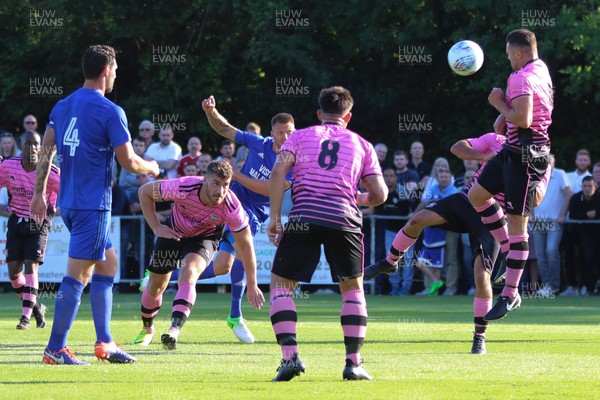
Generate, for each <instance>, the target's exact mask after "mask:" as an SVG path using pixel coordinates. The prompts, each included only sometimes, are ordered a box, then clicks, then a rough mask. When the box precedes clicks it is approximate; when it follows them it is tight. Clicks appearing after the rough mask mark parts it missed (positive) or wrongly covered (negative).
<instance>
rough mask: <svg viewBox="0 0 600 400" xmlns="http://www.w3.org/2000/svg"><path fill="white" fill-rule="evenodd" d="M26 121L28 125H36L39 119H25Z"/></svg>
mask: <svg viewBox="0 0 600 400" xmlns="http://www.w3.org/2000/svg"><path fill="white" fill-rule="evenodd" d="M25 123H26V124H27V125H35V124H37V121H25Z"/></svg>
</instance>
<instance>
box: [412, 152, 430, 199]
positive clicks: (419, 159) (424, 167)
mask: <svg viewBox="0 0 600 400" xmlns="http://www.w3.org/2000/svg"><path fill="white" fill-rule="evenodd" d="M410 155H411V157H412V159H411V160H410V162H409V163H408V168H410V169H414V170H415V171H417V172H418V173H419V178H420V179H421V182H420V184H421V186H420V187H421V188H423V187H425V184H426V183H427V180H428V179H429V174H431V164H429V163H427V162H425V161H423V155H425V147H423V143H421V142H412V144H411V145H410Z"/></svg>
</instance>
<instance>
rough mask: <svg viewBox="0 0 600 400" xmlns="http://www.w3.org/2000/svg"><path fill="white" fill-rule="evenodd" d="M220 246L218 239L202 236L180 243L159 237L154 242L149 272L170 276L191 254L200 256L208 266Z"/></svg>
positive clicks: (180, 241) (184, 239) (186, 239)
mask: <svg viewBox="0 0 600 400" xmlns="http://www.w3.org/2000/svg"><path fill="white" fill-rule="evenodd" d="M218 245H219V240H218V239H215V238H205V237H201V236H195V237H191V238H181V239H180V240H179V241H177V240H174V239H165V238H161V237H159V238H157V239H156V241H155V242H154V249H153V250H152V258H151V259H150V265H149V266H148V271H150V272H154V273H155V274H168V273H169V272H172V271H175V270H176V269H179V268H180V260H183V259H184V258H185V256H186V255H188V254H190V253H195V254H198V255H200V257H202V258H203V259H204V261H206V265H208V264H209V263H210V260H212V257H213V254H214V253H215V251H216V250H217V246H218Z"/></svg>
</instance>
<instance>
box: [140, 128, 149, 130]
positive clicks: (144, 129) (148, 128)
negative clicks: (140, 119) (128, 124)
mask: <svg viewBox="0 0 600 400" xmlns="http://www.w3.org/2000/svg"><path fill="white" fill-rule="evenodd" d="M151 130H152V129H151V128H140V131H151Z"/></svg>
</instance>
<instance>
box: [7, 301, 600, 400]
mask: <svg viewBox="0 0 600 400" xmlns="http://www.w3.org/2000/svg"><path fill="white" fill-rule="evenodd" d="M307 297H308V298H307V299H302V300H298V301H297V308H298V318H299V324H298V340H299V344H300V355H301V358H302V360H303V361H304V363H305V364H306V365H307V370H306V374H304V375H302V376H301V377H299V378H296V379H294V380H292V381H291V382H287V383H285V382H278V383H274V382H270V380H271V378H273V377H274V376H275V369H276V367H277V366H278V365H279V361H280V352H279V347H278V346H277V345H276V343H275V340H274V334H273V332H272V329H271V325H270V323H269V320H268V308H265V309H263V310H261V311H254V310H251V309H250V307H245V309H244V311H245V313H246V318H247V319H248V320H249V321H250V325H249V326H250V328H251V329H252V331H253V333H254V335H255V336H256V338H257V341H256V343H254V344H253V345H246V344H242V343H239V342H238V341H237V339H235V337H234V336H233V334H232V333H231V332H230V330H229V328H227V326H226V324H225V317H226V316H227V313H228V311H229V295H220V294H212V293H211V294H206V293H199V295H198V300H197V301H196V307H195V308H194V311H193V313H192V317H191V320H190V321H188V322H187V323H186V325H185V327H184V330H183V331H182V334H181V335H180V341H179V348H178V350H176V351H174V352H169V353H167V352H165V351H163V350H162V349H161V346H160V343H159V342H160V338H159V335H157V336H156V337H155V340H154V342H153V343H152V344H151V345H150V346H149V347H147V348H139V349H138V348H134V347H133V346H131V345H129V344H128V343H129V342H131V340H133V338H134V337H135V335H136V334H137V332H138V331H139V329H140V327H141V322H140V320H139V307H140V305H139V301H140V296H139V295H131V294H129V295H125V294H121V295H116V296H115V302H114V304H115V306H114V312H113V314H114V315H113V324H112V330H113V334H114V336H115V339H116V340H118V341H120V342H122V343H123V344H124V345H125V346H124V347H125V349H127V350H130V353H132V354H134V355H135V356H136V357H137V358H138V363H137V364H135V365H114V364H108V363H100V362H98V361H95V359H94V361H93V363H92V365H91V366H89V367H66V366H48V365H43V364H42V363H41V358H42V351H43V349H44V347H45V345H46V343H47V340H48V336H49V334H50V329H49V327H48V328H46V329H34V328H32V329H31V330H29V331H17V330H15V325H16V323H17V322H18V317H19V315H20V302H19V300H18V298H17V297H16V296H15V295H14V294H12V293H11V294H8V293H7V294H0V398H1V399H9V398H30V399H31V398H35V399H36V400H37V399H44V398H56V399H70V398H75V397H77V398H79V399H86V400H87V399H96V398H104V399H117V398H118V399H129V398H131V399H192V398H194V399H195V398H214V399H352V398H358V399H444V398H452V399H511V398H514V399H536V398H537V399H556V398H566V399H592V398H600V297H585V298H558V297H557V298H554V299H525V300H524V302H523V307H522V309H520V310H517V311H515V312H513V313H511V314H510V316H508V317H507V318H506V319H505V320H504V321H501V322H497V323H494V324H492V325H491V327H490V328H489V329H488V344H487V347H488V354H487V355H484V356H474V355H471V354H469V351H470V348H471V339H472V329H473V328H472V311H471V310H472V299H471V298H470V297H467V296H455V297H452V298H447V297H437V298H415V297H400V298H399V297H393V298H391V297H368V298H367V301H368V303H369V328H368V334H367V340H366V343H365V346H364V347H363V352H362V355H363V358H364V360H365V361H364V365H365V368H366V369H367V371H368V372H369V373H370V374H371V375H373V377H374V380H373V381H370V382H366V381H360V382H344V381H342V380H341V375H342V369H343V366H344V347H343V344H342V331H341V328H340V324H339V309H340V298H339V297H338V296H337V295H312V294H311V295H308V296H307ZM171 300H172V295H171V296H166V297H165V302H164V305H165V306H164V307H163V309H162V310H161V313H160V314H159V317H158V318H157V320H156V327H157V330H158V333H159V334H160V333H161V331H162V330H163V329H165V328H167V327H168V324H169V318H170V303H171ZM43 301H45V302H46V303H49V304H48V305H49V309H50V312H49V314H48V316H49V321H52V312H51V311H52V309H53V308H54V306H53V301H52V300H51V299H44V300H43ZM49 325H50V324H49ZM94 340H95V334H94V329H93V324H92V320H91V312H90V307H89V296H88V295H85V296H84V300H83V302H82V306H81V308H80V312H79V315H78V318H77V321H76V322H75V325H74V327H73V330H72V331H71V334H70V337H69V345H70V347H71V348H73V349H74V351H75V352H76V354H77V355H78V356H79V357H80V358H82V359H84V360H86V361H92V359H93V342H94ZM356 396H357V397H356Z"/></svg>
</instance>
